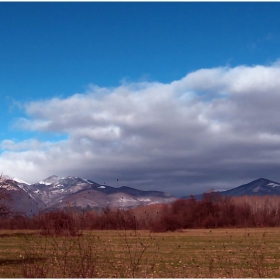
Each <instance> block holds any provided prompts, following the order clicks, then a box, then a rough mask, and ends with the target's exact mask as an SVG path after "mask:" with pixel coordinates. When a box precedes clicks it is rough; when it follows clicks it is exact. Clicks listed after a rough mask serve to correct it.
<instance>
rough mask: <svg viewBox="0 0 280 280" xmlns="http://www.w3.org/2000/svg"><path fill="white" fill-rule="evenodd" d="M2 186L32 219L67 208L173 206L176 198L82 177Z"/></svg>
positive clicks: (12, 181)
mask: <svg viewBox="0 0 280 280" xmlns="http://www.w3.org/2000/svg"><path fill="white" fill-rule="evenodd" d="M4 181H5V183H4V184H2V187H5V188H6V191H8V192H9V194H10V195H11V198H12V200H11V202H10V206H11V209H13V211H17V212H21V213H25V214H26V215H28V216H30V215H33V214H36V213H38V212H39V211H40V210H50V209H57V208H64V207H67V206H71V207H77V208H80V209H85V208H95V209H98V208H106V207H110V208H134V207H137V206H143V205H149V204H155V203H171V202H173V201H174V200H176V198H175V197H174V196H172V195H171V194H168V193H165V192H160V191H141V190H137V189H134V188H130V187H126V186H122V187H120V188H114V187H111V186H108V185H105V184H104V185H100V184H98V183H96V182H93V181H91V180H88V179H82V178H79V177H72V176H68V177H58V176H56V175H53V176H50V177H48V178H46V179H44V180H42V181H40V182H37V183H35V184H28V183H26V182H24V181H22V180H20V179H17V178H13V179H9V178H6V179H4Z"/></svg>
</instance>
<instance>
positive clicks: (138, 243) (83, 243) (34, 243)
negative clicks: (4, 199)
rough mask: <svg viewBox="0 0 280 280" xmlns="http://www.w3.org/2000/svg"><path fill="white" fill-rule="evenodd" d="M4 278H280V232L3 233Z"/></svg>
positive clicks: (1, 266) (0, 239)
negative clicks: (73, 234)
mask: <svg viewBox="0 0 280 280" xmlns="http://www.w3.org/2000/svg"><path fill="white" fill-rule="evenodd" d="M0 236H1V237H0V277H1V278H9V277H17V278H19V277H20V278H23V277H33V278H34V277H37V278H44V277H48V278H50V277H57V278H60V277H63V278H77V277H82V278H85V277H90V278H94V277H97V278H111V277H117V278H121V277H125V278H134V277H137V278H146V277H147V278H152V277H153V278H182V277H189V278H196V277H199V278H211V277H214V278H218V277H227V278H229V277H235V278H248V277H254V278H262V277H270V278H273V277H277V278H278V277H280V269H279V267H280V229H278V228H259V229H214V230H208V229H207V230H206V229H199V230H198V229H191V230H184V231H178V232H166V233H150V232H149V231H85V232H83V234H82V235H81V236H77V237H55V236H40V235H38V233H36V231H24V230H21V231H19V230H17V231H16V230H6V231H4V230H2V231H1V232H0Z"/></svg>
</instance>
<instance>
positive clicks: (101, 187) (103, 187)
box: [98, 186, 106, 189]
mask: <svg viewBox="0 0 280 280" xmlns="http://www.w3.org/2000/svg"><path fill="white" fill-rule="evenodd" d="M98 189H106V187H105V186H100V187H98Z"/></svg>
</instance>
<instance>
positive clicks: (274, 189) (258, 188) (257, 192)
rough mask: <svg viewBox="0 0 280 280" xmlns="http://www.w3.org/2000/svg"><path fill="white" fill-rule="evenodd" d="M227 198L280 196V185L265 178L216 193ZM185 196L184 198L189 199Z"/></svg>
mask: <svg viewBox="0 0 280 280" xmlns="http://www.w3.org/2000/svg"><path fill="white" fill-rule="evenodd" d="M216 192H218V193H219V194H221V195H225V196H245V195H247V196H265V195H280V183H277V182H275V181H271V180H268V179H265V178H260V179H257V180H254V181H252V182H250V183H247V184H244V185H241V186H239V187H237V188H233V189H230V190H225V191H216ZM202 196H203V194H199V195H195V197H196V198H197V199H200V198H201V197H202ZM188 197H189V196H184V197H182V198H188Z"/></svg>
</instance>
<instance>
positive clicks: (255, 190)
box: [252, 186, 261, 192]
mask: <svg viewBox="0 0 280 280" xmlns="http://www.w3.org/2000/svg"><path fill="white" fill-rule="evenodd" d="M260 188H261V187H260V186H258V187H255V188H253V190H252V191H253V192H258V191H259V190H260Z"/></svg>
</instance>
